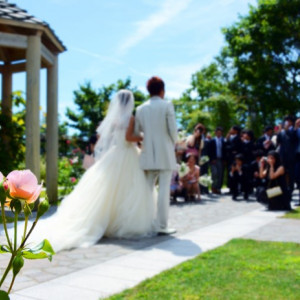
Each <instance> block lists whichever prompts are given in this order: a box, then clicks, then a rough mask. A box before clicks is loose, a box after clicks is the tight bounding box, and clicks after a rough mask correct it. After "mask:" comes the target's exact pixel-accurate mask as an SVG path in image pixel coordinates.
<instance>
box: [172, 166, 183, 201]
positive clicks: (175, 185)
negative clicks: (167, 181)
mask: <svg viewBox="0 0 300 300" xmlns="http://www.w3.org/2000/svg"><path fill="white" fill-rule="evenodd" d="M177 167H178V168H179V165H177ZM170 190H171V202H173V203H176V201H177V197H178V196H181V194H182V186H181V182H180V180H179V174H178V171H177V170H176V171H173V173H172V179H171V189H170Z"/></svg>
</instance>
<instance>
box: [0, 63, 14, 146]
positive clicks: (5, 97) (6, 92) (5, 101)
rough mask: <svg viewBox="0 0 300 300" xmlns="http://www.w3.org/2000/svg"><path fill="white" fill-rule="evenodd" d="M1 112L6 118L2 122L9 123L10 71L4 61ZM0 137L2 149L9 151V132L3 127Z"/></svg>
mask: <svg viewBox="0 0 300 300" xmlns="http://www.w3.org/2000/svg"><path fill="white" fill-rule="evenodd" d="M1 100H2V102H1V109H2V114H3V115H4V116H5V117H6V118H7V119H6V120H5V121H4V122H6V123H9V122H10V121H11V119H12V72H11V69H10V63H9V62H6V63H5V64H4V66H3V68H2V99H1ZM0 138H1V139H2V140H3V143H4V145H5V149H2V150H3V151H8V152H9V151H10V145H9V144H10V139H11V137H10V134H9V132H8V131H7V129H6V128H5V127H3V128H2V129H1V136H0Z"/></svg>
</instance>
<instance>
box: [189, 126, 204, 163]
mask: <svg viewBox="0 0 300 300" xmlns="http://www.w3.org/2000/svg"><path fill="white" fill-rule="evenodd" d="M204 131H205V127H204V126H203V125H202V124H200V123H199V124H197V125H196V126H195V128H194V132H193V134H192V135H190V136H188V137H187V141H186V146H187V149H193V150H195V151H197V152H198V156H197V164H198V161H199V158H200V155H201V150H202V148H203V146H204V140H203V133H204Z"/></svg>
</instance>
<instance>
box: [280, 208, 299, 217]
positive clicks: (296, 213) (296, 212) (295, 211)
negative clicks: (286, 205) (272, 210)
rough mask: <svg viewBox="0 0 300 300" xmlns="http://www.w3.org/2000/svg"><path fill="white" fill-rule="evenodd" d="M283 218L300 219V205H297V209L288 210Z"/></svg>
mask: <svg viewBox="0 0 300 300" xmlns="http://www.w3.org/2000/svg"><path fill="white" fill-rule="evenodd" d="M283 218H288V219H299V220H300V207H297V208H296V209H292V210H291V211H289V212H287V213H286V214H285V215H284V216H283Z"/></svg>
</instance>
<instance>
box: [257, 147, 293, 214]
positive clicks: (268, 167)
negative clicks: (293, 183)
mask: <svg viewBox="0 0 300 300" xmlns="http://www.w3.org/2000/svg"><path fill="white" fill-rule="evenodd" d="M259 176H260V178H261V179H266V180H267V184H266V186H267V188H272V187H280V189H281V191H282V194H280V195H278V196H275V197H272V198H267V201H268V204H267V205H268V209H269V210H290V209H291V204H290V196H289V193H288V189H287V185H286V181H285V168H284V166H283V164H282V163H281V160H280V155H279V154H278V152H276V151H270V152H269V153H268V158H267V160H266V159H265V158H264V157H263V158H262V159H261V161H260V169H259Z"/></svg>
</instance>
